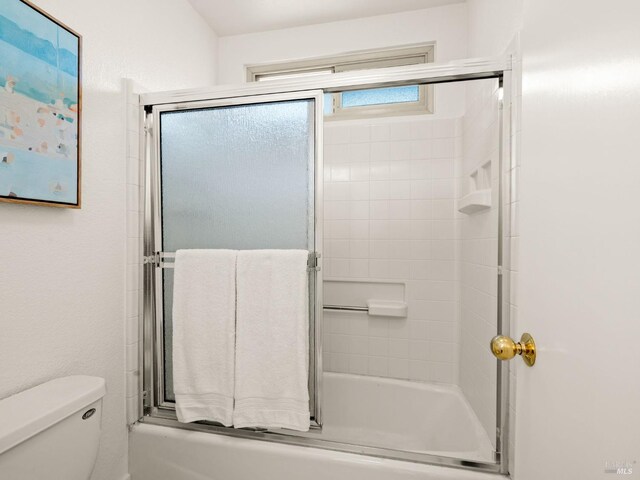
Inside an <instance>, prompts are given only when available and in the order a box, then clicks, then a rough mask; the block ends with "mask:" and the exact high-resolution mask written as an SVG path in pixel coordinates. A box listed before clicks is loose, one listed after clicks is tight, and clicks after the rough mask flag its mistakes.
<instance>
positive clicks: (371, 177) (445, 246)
mask: <svg viewBox="0 0 640 480" xmlns="http://www.w3.org/2000/svg"><path fill="white" fill-rule="evenodd" d="M461 151H462V149H461V122H460V119H432V118H425V117H423V116H420V117H405V118H403V119H401V120H400V121H396V122H393V123H390V122H387V123H382V122H377V123H376V122H372V121H367V120H359V121H349V122H332V123H328V124H326V125H325V158H324V160H325V203H324V207H325V212H324V214H325V224H324V227H325V240H324V249H325V261H324V267H325V271H324V274H325V278H352V279H357V278H374V279H399V280H404V281H405V282H406V284H407V292H408V304H409V316H408V318H406V319H396V318H394V319H387V318H374V317H368V316H367V315H366V314H363V313H342V312H326V313H325V324H324V327H325V335H324V352H325V353H324V364H325V368H326V369H327V370H329V371H337V372H347V373H357V374H364V375H376V376H384V377H395V378H405V379H411V380H422V381H432V382H443V383H456V382H457V374H458V373H457V372H458V367H457V361H458V356H457V348H458V347H457V343H458V327H457V321H456V320H457V319H456V306H455V296H456V295H455V281H456V278H455V274H456V272H455V258H454V251H455V249H454V242H455V237H456V229H455V213H454V212H455V210H454V207H455V198H456V178H455V168H454V165H455V159H456V156H459V155H461Z"/></svg>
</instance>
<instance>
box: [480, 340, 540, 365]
mask: <svg viewBox="0 0 640 480" xmlns="http://www.w3.org/2000/svg"><path fill="white" fill-rule="evenodd" d="M491 353H493V355H495V357H496V358H497V359H498V360H511V359H512V358H513V357H515V356H516V355H520V356H522V360H524V363H526V364H527V365H528V366H529V367H533V364H534V363H536V343H535V342H534V341H533V337H532V336H531V335H529V334H528V333H523V334H522V337H520V341H519V342H515V341H513V339H512V338H511V337H506V336H504V335H498V336H497V337H493V338H492V339H491Z"/></svg>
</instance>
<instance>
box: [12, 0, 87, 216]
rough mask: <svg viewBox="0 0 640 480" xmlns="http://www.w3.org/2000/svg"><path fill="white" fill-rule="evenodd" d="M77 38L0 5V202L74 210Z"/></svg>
mask: <svg viewBox="0 0 640 480" xmlns="http://www.w3.org/2000/svg"><path fill="white" fill-rule="evenodd" d="M81 43H82V39H81V37H80V35H78V34H77V33H76V32H74V31H73V30H71V29H70V28H68V27H66V26H65V25H63V24H62V23H60V22H59V21H58V20H56V19H54V18H53V17H51V16H50V15H48V14H46V13H45V12H43V11H42V10H40V9H39V8H38V7H36V6H35V5H33V4H32V3H30V2H28V1H26V0H2V1H1V2H0V201H2V202H13V203H29V204H36V205H47V206H54V207H66V208H80V203H81V202H80V190H81V182H80V178H81V175H80V174H81V168H80V165H81V161H80V124H81V122H80V120H81V101H82V92H81V83H80V79H81V76H80V58H81Z"/></svg>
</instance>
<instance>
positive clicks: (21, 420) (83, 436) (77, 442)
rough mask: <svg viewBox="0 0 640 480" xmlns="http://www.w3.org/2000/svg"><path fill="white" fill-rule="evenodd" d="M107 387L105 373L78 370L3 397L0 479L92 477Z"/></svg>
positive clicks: (0, 405) (85, 479)
mask: <svg viewBox="0 0 640 480" xmlns="http://www.w3.org/2000/svg"><path fill="white" fill-rule="evenodd" d="M105 391H106V390H105V381H104V379H103V378H99V377H89V376H83V375H74V376H70V377H63V378H57V379H55V380H51V381H49V382H47V383H43V384H42V385H38V386H37V387H34V388H31V389H29V390H25V391H23V392H20V393H17V394H15V395H13V396H11V397H8V398H5V399H3V400H0V478H2V479H7V480H9V479H11V480H58V479H60V480H88V478H89V476H90V475H91V471H92V470H93V466H94V464H95V461H96V455H97V453H98V442H99V439H100V423H101V419H102V397H103V396H104V394H105Z"/></svg>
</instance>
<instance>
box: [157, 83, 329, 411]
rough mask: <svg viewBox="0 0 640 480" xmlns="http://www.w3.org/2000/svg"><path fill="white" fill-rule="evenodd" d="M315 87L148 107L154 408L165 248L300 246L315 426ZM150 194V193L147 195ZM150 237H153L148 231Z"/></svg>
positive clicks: (168, 363)
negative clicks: (305, 262)
mask: <svg viewBox="0 0 640 480" xmlns="http://www.w3.org/2000/svg"><path fill="white" fill-rule="evenodd" d="M322 100H323V94H322V92H321V91H307V92H296V93H286V94H266V95H257V96H251V97H234V98H226V99H219V100H212V101H205V102H191V103H173V104H166V105H164V104H161V105H156V106H154V107H153V109H152V113H151V114H150V117H152V121H153V125H154V131H158V132H159V134H158V135H155V137H154V139H155V146H154V148H155V151H156V158H157V160H158V161H157V162H152V163H151V169H150V172H149V176H150V183H151V185H152V186H153V189H156V190H154V191H155V198H154V201H153V202H152V208H154V209H155V211H154V212H153V217H154V218H155V229H154V235H152V237H153V243H154V245H153V246H152V249H153V250H152V251H149V250H147V252H146V255H150V254H153V255H155V254H156V253H157V254H158V255H156V257H157V258H160V259H161V260H162V261H160V262H159V266H161V267H164V268H162V270H157V273H156V274H155V282H156V293H157V295H159V296H160V297H162V298H159V299H158V298H156V302H157V303H158V304H159V308H157V309H156V315H157V316H158V317H160V318H159V319H157V320H156V321H157V324H158V325H160V326H161V328H162V333H161V341H162V346H161V349H162V353H163V355H162V359H163V361H164V365H162V368H163V371H161V372H158V374H157V375H156V378H157V379H158V383H159V385H158V386H157V389H156V391H158V392H159V393H158V395H159V397H160V398H159V399H158V400H159V402H158V403H160V404H165V405H171V403H172V402H173V401H174V400H175V392H174V388H173V378H172V361H173V359H172V328H173V325H172V318H171V313H172V307H173V305H172V302H173V298H172V292H173V270H172V269H171V268H166V267H171V265H172V264H171V257H172V254H173V253H174V252H175V251H177V250H182V249H229V250H260V249H278V250H306V251H307V252H309V254H310V255H309V267H310V268H309V271H308V290H309V291H308V298H309V302H308V308H309V355H308V358H309V360H308V368H309V410H310V412H311V415H310V416H311V419H310V420H311V422H312V424H313V422H314V421H315V422H318V423H319V422H320V418H319V417H320V415H319V405H318V401H317V400H318V398H317V397H318V392H319V390H320V388H319V382H320V379H321V375H320V374H319V372H320V364H321V363H320V355H321V352H320V348H319V345H320V342H318V341H317V340H318V338H319V332H320V319H319V318H318V317H319V315H320V314H321V312H322V309H321V307H319V306H321V305H322V299H321V285H322V281H321V280H322V279H321V272H320V271H319V269H317V268H315V267H316V262H317V261H318V260H317V258H319V256H320V255H319V254H320V252H321V238H322V232H321V230H320V226H321V225H322V218H321V208H319V206H320V205H321V203H322V196H321V188H322V161H321V156H320V152H321V148H320V146H321V143H322V140H321V138H320V132H321V127H322V126H321V122H322V110H323V106H322ZM152 195H153V192H152ZM158 233H159V234H158Z"/></svg>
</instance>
